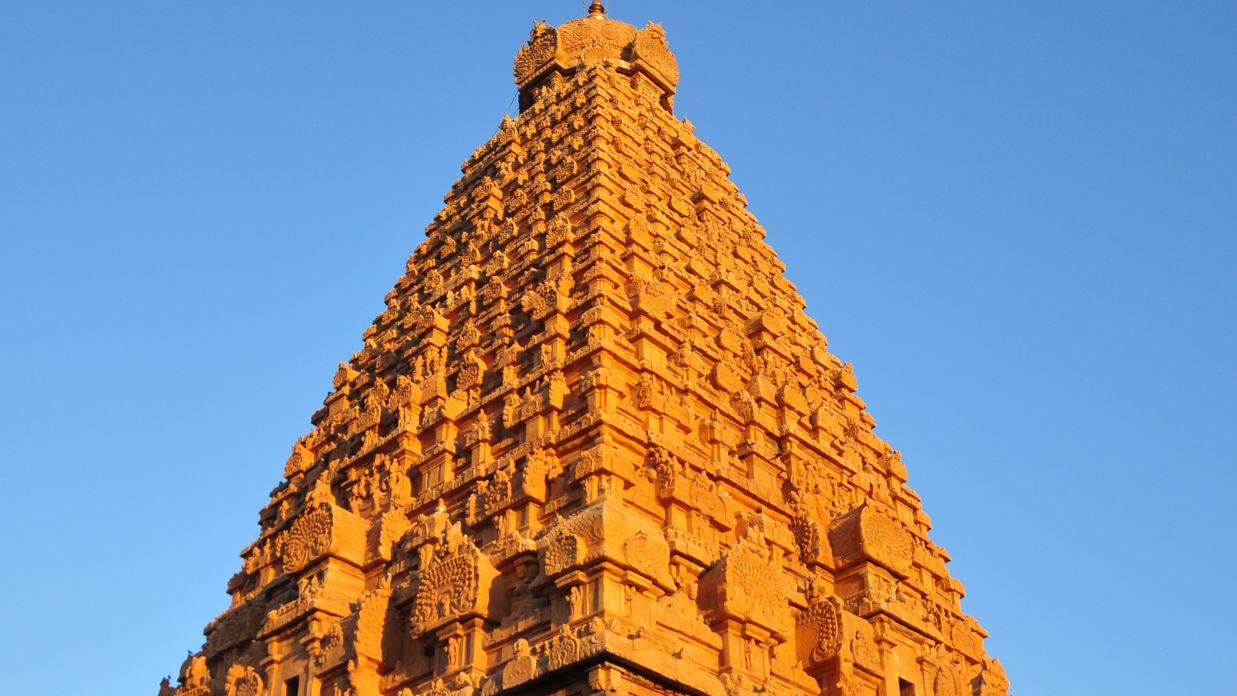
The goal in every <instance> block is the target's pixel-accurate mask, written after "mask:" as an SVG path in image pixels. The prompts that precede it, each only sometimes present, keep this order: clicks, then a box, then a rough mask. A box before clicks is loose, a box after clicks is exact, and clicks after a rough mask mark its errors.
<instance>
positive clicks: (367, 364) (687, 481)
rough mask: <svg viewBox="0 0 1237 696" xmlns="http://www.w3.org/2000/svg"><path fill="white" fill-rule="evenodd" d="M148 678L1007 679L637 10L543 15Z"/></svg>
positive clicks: (772, 687) (317, 681)
mask: <svg viewBox="0 0 1237 696" xmlns="http://www.w3.org/2000/svg"><path fill="white" fill-rule="evenodd" d="M515 81H516V84H517V85H518V87H519V91H520V99H519V105H520V114H519V116H518V117H516V118H510V117H504V118H503V120H502V123H501V124H500V125H499V127H498V129H497V132H496V134H495V135H494V136H493V138H492V139H491V140H490V141H489V142H487V143H485V144H484V145H482V146H481V147H480V148H479V149H477V150H476V151H475V152H474V153H473V154H472V156H470V157H469V158H468V160H467V161H466V162H465V163H464V164H463V166H462V176H461V177H460V179H459V180H458V181H457V182H456V183H455V184H454V186H452V188H451V190H450V192H449V193H448V194H447V196H446V197H445V205H444V207H443V209H442V211H441V212H440V213H438V214H437V215H436V216H435V217H434V219H433V221H432V222H431V223H430V224H429V226H428V228H427V229H426V238H425V240H424V241H423V242H422V243H421V244H420V246H418V247H417V249H416V250H415V253H413V255H412V257H411V258H410V259H409V260H408V263H407V273H406V274H405V275H404V276H403V277H402V278H400V279H399V281H398V282H397V283H396V285H395V288H394V289H393V290H391V292H390V293H388V294H387V296H386V310H385V311H383V312H382V313H381V314H380V315H379V316H378V317H377V318H376V319H375V320H374V322H373V325H372V326H370V327H369V328H368V329H367V330H366V331H365V333H364V346H363V347H362V348H361V350H360V351H359V352H357V353H356V354H354V355H353V356H352V357H351V359H350V360H348V361H347V362H345V363H341V364H340V366H339V370H338V372H337V374H336V375H335V379H334V390H333V391H332V392H331V393H330V394H329V395H328V396H327V397H326V399H325V402H324V405H323V407H322V408H321V409H320V410H319V411H317V412H316V413H315V414H313V417H312V419H311V421H312V426H313V427H312V429H311V430H310V431H309V433H308V434H307V435H305V436H304V437H302V438H300V439H299V440H298V441H297V442H296V443H295V444H294V445H293V447H292V453H291V456H290V457H289V458H288V460H287V463H286V465H285V467H284V470H283V476H284V478H283V480H282V481H281V483H279V485H278V486H277V487H276V488H275V489H274V491H273V492H272V493H271V499H270V503H269V504H267V505H266V506H265V507H264V508H263V509H262V511H261V513H260V526H261V530H260V533H259V535H258V538H257V540H255V541H254V542H253V543H252V544H250V545H249V546H248V547H246V548H245V549H244V550H243V551H242V552H241V558H242V564H241V569H240V571H239V572H237V573H236V574H235V575H234V576H233V577H232V579H231V580H230V581H229V582H228V585H227V589H228V592H229V594H230V595H231V605H230V606H229V607H228V609H227V610H226V611H224V612H223V613H222V614H220V615H219V616H218V617H217V618H216V619H215V620H214V621H212V622H211V623H210V624H209V625H208V626H207V627H206V629H205V635H206V641H205V644H204V645H203V646H202V648H201V649H200V651H198V652H197V653H195V654H192V655H190V656H189V658H188V659H186V661H185V663H184V665H183V666H182V667H181V670H180V673H179V677H178V678H177V679H176V680H172V679H166V680H164V682H163V684H162V686H161V688H160V691H159V693H160V696H378V695H382V696H412V695H415V694H431V695H433V696H448V695H450V696H481V695H486V696H488V695H491V694H555V695H560V696H584V695H600V694H638V695H651V694H707V695H710V696H712V695H717V696H722V695H727V696H741V695H746V694H826V695H830V696H843V695H845V696H852V695H864V696H877V695H879V696H909V695H911V694H917V695H922V696H962V695H972V696H998V695H1003V694H1006V693H1007V690H1008V684H1007V681H1006V679H1005V676H1004V674H1003V671H1002V669H1001V666H1000V664H999V663H998V662H997V661H995V660H993V659H991V658H989V657H988V656H987V655H986V654H985V652H984V647H983V641H984V638H985V636H986V634H985V632H984V630H983V629H982V628H981V627H980V626H979V624H978V623H977V622H976V621H975V620H974V619H972V618H971V617H969V616H967V615H965V614H964V613H963V612H962V611H961V608H960V605H959V601H960V599H961V598H962V596H963V589H962V585H961V583H959V582H958V581H957V580H955V579H954V578H952V577H950V575H949V573H948V572H947V570H946V561H947V560H948V556H947V554H946V553H945V551H944V550H943V549H942V548H940V547H939V546H937V545H936V544H934V543H933V542H932V541H931V540H930V539H929V537H928V529H929V521H928V516H927V515H926V514H925V513H924V512H923V510H922V509H921V505H920V498H919V496H918V495H917V494H916V493H915V492H914V491H913V490H911V489H910V488H909V487H908V486H907V472H906V468H905V467H904V466H903V464H902V461H901V459H900V457H899V454H898V452H896V451H895V450H893V449H892V448H891V447H890V446H889V445H888V444H886V443H885V442H884V441H883V440H881V439H880V438H879V437H877V436H876V435H875V434H874V433H873V428H874V421H873V419H872V417H871V416H870V415H869V414H868V412H867V411H866V410H865V406H864V402H863V401H862V399H860V398H859V396H858V395H857V394H856V383H855V377H854V373H853V372H852V369H851V366H850V365H849V364H847V363H843V362H841V361H840V360H838V358H836V357H835V356H834V355H832V354H831V353H830V352H829V350H828V349H827V346H826V342H825V338H824V336H823V335H822V334H821V333H820V331H819V330H818V328H817V325H816V323H815V322H814V321H813V320H812V319H810V318H808V316H807V315H806V314H805V313H804V306H805V303H804V300H803V298H802V297H801V296H800V295H799V294H798V293H797V292H796V290H795V288H794V287H793V286H792V285H791V283H790V282H788V281H787V280H786V278H785V277H784V276H783V273H782V272H783V270H784V268H785V267H784V265H783V264H782V263H781V262H780V261H779V260H778V258H777V256H776V255H775V254H774V252H773V250H772V249H771V248H770V247H769V246H768V245H766V244H765V243H764V241H763V237H764V232H763V230H762V229H761V227H760V225H759V224H758V223H757V221H756V220H755V218H754V217H753V216H752V215H751V214H750V213H749V212H748V211H747V209H746V200H745V199H744V197H743V195H742V194H741V193H740V192H739V191H738V189H737V188H736V187H735V185H734V184H733V183H731V181H730V180H729V178H728V173H729V170H728V168H727V166H726V164H725V163H724V162H723V161H722V159H721V157H719V156H718V154H717V153H716V152H714V151H713V150H712V149H710V148H709V147H708V146H707V145H705V144H704V143H702V142H700V141H699V140H698V139H697V138H696V137H695V136H694V135H693V134H692V125H691V124H690V123H689V122H688V121H686V120H680V119H678V118H676V117H675V115H674V112H673V105H674V100H673V97H674V93H675V88H676V85H677V82H678V66H677V62H676V60H675V57H674V55H673V54H671V52H670V51H669V49H668V47H667V44H666V37H665V33H664V31H663V30H662V27H661V26H660V25H657V24H648V25H647V26H645V27H643V28H640V29H637V28H636V27H635V26H632V25H630V24H626V23H623V22H620V21H615V20H612V19H610V18H608V17H607V16H606V14H605V10H604V9H603V8H602V7H601V5H600V3H596V2H594V3H593V6H592V8H590V10H589V14H588V16H586V17H582V18H580V19H576V20H573V21H569V22H567V23H565V24H563V25H561V26H558V27H554V26H550V25H548V24H546V23H545V22H540V23H538V24H536V25H535V26H534V27H533V29H532V32H531V34H530V35H529V39H528V42H527V44H526V45H525V46H523V47H521V48H520V49H519V52H518V54H517V55H516V57H515Z"/></svg>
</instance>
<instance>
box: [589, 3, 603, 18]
mask: <svg viewBox="0 0 1237 696" xmlns="http://www.w3.org/2000/svg"><path fill="white" fill-rule="evenodd" d="M588 16H589V17H605V16H606V6H605V5H604V4H603V3H602V2H601V0H593V2H592V3H591V4H590V5H589V6H588Z"/></svg>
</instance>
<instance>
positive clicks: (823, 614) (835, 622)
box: [796, 597, 842, 665]
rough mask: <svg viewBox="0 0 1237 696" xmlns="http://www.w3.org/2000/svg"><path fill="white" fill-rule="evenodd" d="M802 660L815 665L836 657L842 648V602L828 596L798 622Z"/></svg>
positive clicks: (807, 611) (811, 607)
mask: <svg viewBox="0 0 1237 696" xmlns="http://www.w3.org/2000/svg"><path fill="white" fill-rule="evenodd" d="M796 634H797V636H798V642H799V654H800V659H802V660H803V661H804V663H805V664H808V665H815V664H820V663H822V662H825V661H826V660H828V659H830V658H832V657H834V656H836V655H837V654H838V652H839V651H840V650H841V648H842V603H841V601H840V600H838V598H837V597H828V598H826V599H823V600H821V601H819V602H815V603H813V604H812V605H811V606H809V607H808V608H807V609H806V610H805V611H804V612H803V613H802V614H801V615H800V616H799V619H798V621H797V622H796Z"/></svg>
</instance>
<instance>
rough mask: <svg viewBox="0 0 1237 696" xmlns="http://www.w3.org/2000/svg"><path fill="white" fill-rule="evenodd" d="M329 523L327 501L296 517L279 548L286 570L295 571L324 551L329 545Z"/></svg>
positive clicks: (329, 514) (329, 513)
mask: <svg viewBox="0 0 1237 696" xmlns="http://www.w3.org/2000/svg"><path fill="white" fill-rule="evenodd" d="M331 523H332V517H331V509H330V504H329V503H323V504H321V505H318V506H315V507H313V508H312V509H308V510H306V511H305V512H303V513H301V515H300V516H299V517H297V518H296V521H295V522H293V523H292V527H291V528H290V529H289V530H288V533H287V536H285V537H284V539H283V544H282V548H281V550H280V557H281V558H282V559H283V568H284V570H285V571H286V572H289V573H295V572H297V571H299V570H301V569H302V568H304V567H305V566H307V565H309V562H310V561H312V560H314V559H316V558H318V557H319V556H321V555H322V554H324V553H326V551H327V549H328V548H330V545H331V526H332V525H331Z"/></svg>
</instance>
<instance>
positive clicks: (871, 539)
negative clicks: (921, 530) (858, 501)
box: [829, 504, 913, 575]
mask: <svg viewBox="0 0 1237 696" xmlns="http://www.w3.org/2000/svg"><path fill="white" fill-rule="evenodd" d="M829 543H830V546H831V547H832V548H833V553H834V555H835V556H836V559H837V562H838V564H839V565H847V564H850V563H853V562H855V561H857V560H861V559H865V558H866V559H870V560H872V561H875V562H876V563H879V564H881V565H883V566H885V567H887V568H889V569H890V570H892V571H894V572H895V573H898V574H902V575H905V574H906V573H907V572H908V571H909V570H910V567H911V562H912V560H913V558H912V552H913V549H912V542H911V536H910V532H908V531H907V529H906V527H905V526H903V525H902V523H901V522H898V521H897V520H895V519H893V518H891V517H889V516H888V515H886V514H885V513H883V512H880V511H879V510H877V509H876V508H875V507H873V506H871V505H866V504H865V505H861V506H860V507H858V508H855V509H854V510H852V511H850V512H848V513H847V514H845V515H842V516H841V517H839V518H838V519H837V520H835V521H834V522H833V525H832V526H831V527H830V529H829Z"/></svg>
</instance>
